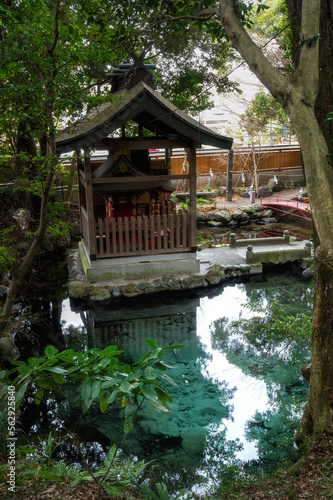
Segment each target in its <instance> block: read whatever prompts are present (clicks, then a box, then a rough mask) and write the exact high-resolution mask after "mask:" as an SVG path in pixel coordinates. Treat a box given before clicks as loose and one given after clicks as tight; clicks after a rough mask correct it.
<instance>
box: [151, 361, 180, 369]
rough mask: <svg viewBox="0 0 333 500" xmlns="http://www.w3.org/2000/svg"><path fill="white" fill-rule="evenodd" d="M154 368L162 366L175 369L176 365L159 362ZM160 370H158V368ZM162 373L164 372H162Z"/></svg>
mask: <svg viewBox="0 0 333 500" xmlns="http://www.w3.org/2000/svg"><path fill="white" fill-rule="evenodd" d="M155 366H156V367H157V366H163V367H164V368H177V365H175V364H174V363H170V362H169V361H164V360H163V361H161V360H159V361H158V362H157V363H156V364H155ZM159 369H160V368H159ZM163 371H164V370H163Z"/></svg>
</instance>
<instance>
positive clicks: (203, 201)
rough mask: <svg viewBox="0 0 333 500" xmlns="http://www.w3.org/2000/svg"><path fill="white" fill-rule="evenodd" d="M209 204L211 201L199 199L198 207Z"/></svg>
mask: <svg viewBox="0 0 333 500" xmlns="http://www.w3.org/2000/svg"><path fill="white" fill-rule="evenodd" d="M207 203H208V204H209V203H211V201H209V200H205V198H197V205H204V204H207Z"/></svg>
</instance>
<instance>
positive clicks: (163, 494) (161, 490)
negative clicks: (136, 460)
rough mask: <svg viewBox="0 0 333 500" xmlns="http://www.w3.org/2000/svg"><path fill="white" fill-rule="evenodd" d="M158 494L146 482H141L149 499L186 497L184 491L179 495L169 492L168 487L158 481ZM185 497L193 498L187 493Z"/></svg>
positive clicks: (163, 499) (161, 499) (146, 497)
mask: <svg viewBox="0 0 333 500" xmlns="http://www.w3.org/2000/svg"><path fill="white" fill-rule="evenodd" d="M155 486H156V491H157V494H156V493H155V492H154V491H153V490H152V489H151V488H149V486H147V485H146V484H141V485H140V488H141V489H142V491H143V492H144V493H145V495H144V498H145V499H147V500H171V499H172V500H178V499H179V498H184V493H183V492H180V493H178V495H172V496H171V495H170V494H169V492H168V488H167V487H166V485H165V484H164V483H157V484H156V485H155ZM185 498H191V496H190V495H187V497H185Z"/></svg>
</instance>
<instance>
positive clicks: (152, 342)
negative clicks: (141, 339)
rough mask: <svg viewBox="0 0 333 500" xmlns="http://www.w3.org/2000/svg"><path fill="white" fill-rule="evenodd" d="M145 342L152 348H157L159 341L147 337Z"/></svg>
mask: <svg viewBox="0 0 333 500" xmlns="http://www.w3.org/2000/svg"><path fill="white" fill-rule="evenodd" d="M145 344H146V345H147V346H148V347H151V348H152V349H157V343H156V342H155V340H153V339H146V340H145Z"/></svg>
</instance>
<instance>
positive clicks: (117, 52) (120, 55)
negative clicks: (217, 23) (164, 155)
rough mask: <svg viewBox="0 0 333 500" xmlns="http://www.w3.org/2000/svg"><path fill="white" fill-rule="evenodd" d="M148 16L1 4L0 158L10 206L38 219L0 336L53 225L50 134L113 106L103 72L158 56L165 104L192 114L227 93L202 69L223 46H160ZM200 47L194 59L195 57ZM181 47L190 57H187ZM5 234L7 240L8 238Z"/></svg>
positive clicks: (45, 2)
mask: <svg viewBox="0 0 333 500" xmlns="http://www.w3.org/2000/svg"><path fill="white" fill-rule="evenodd" d="M148 11H149V7H148V6H147V5H144V6H142V5H140V4H139V3H133V2H132V1H130V2H127V1H126V0H125V1H123V2H116V1H114V0H80V1H77V0H26V1H25V2H21V1H17V0H4V1H3V2H2V4H1V7H0V154H1V160H2V161H1V163H3V161H6V159H7V160H8V161H7V163H8V165H10V168H9V169H7V172H10V173H11V179H10V180H12V181H13V183H14V189H15V190H16V193H17V196H16V201H17V207H20V208H21V207H23V208H26V209H29V210H30V211H33V210H35V212H34V214H33V217H31V221H30V227H26V228H25V230H24V231H21V230H20V231H19V232H20V234H21V235H22V236H25V237H26V239H27V241H28V243H29V244H30V248H29V250H28V252H27V253H26V254H25V255H21V254H19V253H17V254H16V257H17V259H16V262H15V265H12V267H11V278H10V287H9V293H8V295H7V300H6V303H5V306H4V309H3V311H2V315H1V317H0V337H1V335H2V334H3V333H4V330H5V328H6V326H7V324H8V322H9V318H10V314H11V311H12V307H13V304H14V302H15V301H16V300H17V296H18V294H19V291H20V290H21V283H22V279H23V277H24V276H25V274H26V272H27V270H28V269H29V267H30V265H31V263H32V261H33V259H34V256H35V255H36V252H37V250H38V248H39V246H40V244H41V242H42V240H43V238H44V236H45V234H46V231H47V229H48V225H49V226H50V224H48V222H49V216H48V213H47V209H48V199H49V195H50V192H51V190H52V187H53V184H54V172H55V169H56V165H57V162H58V158H57V155H56V147H55V140H56V133H57V129H58V128H59V127H61V126H63V125H64V123H68V122H70V121H75V120H77V119H78V118H79V117H80V116H81V114H82V113H84V112H85V111H86V109H89V108H92V107H94V106H97V105H98V104H100V103H102V102H105V100H110V94H109V88H108V87H107V86H104V87H103V84H104V83H106V81H107V80H106V73H107V70H108V69H109V68H110V67H111V66H112V65H117V64H119V63H121V62H123V61H124V59H125V58H126V57H128V55H129V54H131V53H133V52H135V51H140V52H141V51H142V49H143V48H146V47H151V50H150V52H149V53H148V54H147V57H149V58H151V59H152V60H153V61H156V59H157V58H160V59H161V60H162V69H163V70H164V71H162V72H160V73H159V75H158V76H159V80H158V82H157V83H159V82H162V83H160V85H162V86H164V84H165V82H166V81H167V82H168V86H166V85H165V86H166V87H168V88H167V89H166V91H167V93H169V96H168V97H170V93H172V91H173V90H174V89H175V88H177V101H176V104H177V106H179V107H182V108H188V109H190V110H192V111H193V112H198V111H199V110H201V109H204V108H205V107H207V106H209V105H210V104H211V102H210V101H209V98H208V99H207V97H206V95H205V97H204V98H203V99H202V100H201V102H200V104H199V105H198V102H197V101H194V100H193V96H194V95H196V94H198V93H202V91H203V90H207V85H209V84H212V82H214V83H217V84H219V85H220V86H221V88H226V87H227V86H228V83H227V80H226V79H225V78H222V79H220V80H219V75H218V74H217V75H215V74H214V72H212V71H210V70H209V64H208V61H209V62H210V63H212V60H213V61H219V66H221V65H222V64H227V63H228V58H229V60H230V57H229V52H230V43H228V42H225V43H224V44H223V45H219V46H217V45H215V46H214V43H213V41H212V40H207V41H206V42H205V41H202V40H200V38H201V37H200V33H199V31H198V30H197V29H196V30H192V31H191V32H188V33H187V35H186V37H185V38H184V36H182V34H181V33H178V35H177V34H176V35H174V36H173V37H172V39H171V37H169V39H167V37H166V36H167V35H166V33H164V34H165V37H162V36H161V30H158V29H155V30H154V29H150V28H149V23H148V21H147V12H148ZM198 45H200V47H201V50H202V55H201V56H196V54H195V51H196V48H197V46H198ZM185 46H186V47H187V48H188V49H190V50H188V51H187V53H186V54H185V50H184V49H185ZM204 52H205V55H204ZM222 61H223V63H222ZM166 73H168V80H166V77H165V74H166ZM170 75H171V76H170ZM179 81H182V82H183V83H182V85H181V86H179ZM184 82H186V85H185V84H184ZM31 192H34V193H35V194H36V195H37V198H38V199H39V203H37V207H36V206H33V205H32V203H31V198H30V193H31ZM34 221H37V224H34ZM16 229H18V228H16ZM28 229H29V232H30V236H29V234H28ZM16 233H17V231H16ZM23 233H24V234H23ZM3 234H5V238H7V235H8V231H6V232H5V233H3ZM2 236H3V235H2ZM2 248H4V245H3V247H1V235H0V264H1V262H2V261H5V260H6V259H7V262H9V261H10V259H8V258H7V254H8V249H6V248H4V252H3V254H2V255H1V249H2ZM12 248H13V249H14V245H12ZM6 252H7V253H6ZM2 257H3V258H2ZM10 262H11V263H13V259H11V261H10Z"/></svg>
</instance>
